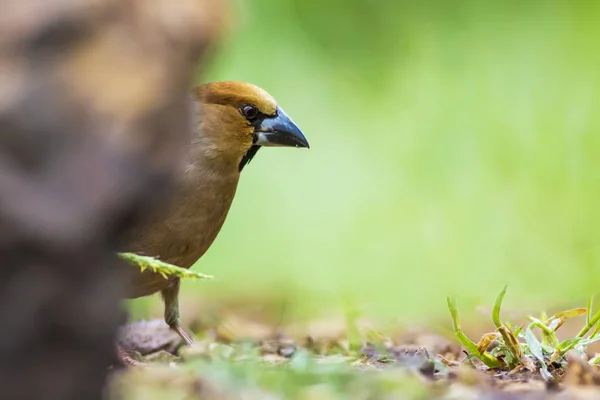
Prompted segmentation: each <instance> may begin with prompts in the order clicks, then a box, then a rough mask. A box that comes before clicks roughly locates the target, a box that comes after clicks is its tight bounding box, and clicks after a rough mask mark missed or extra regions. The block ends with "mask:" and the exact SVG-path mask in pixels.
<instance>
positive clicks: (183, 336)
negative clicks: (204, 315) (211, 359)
mask: <svg viewBox="0 0 600 400" xmlns="http://www.w3.org/2000/svg"><path fill="white" fill-rule="evenodd" d="M171 329H173V330H174V331H175V332H177V334H178V335H179V337H180V338H181V339H183V341H184V342H185V343H186V344H187V345H188V346H193V345H194V341H193V340H192V338H190V337H189V335H188V334H187V333H186V332H185V331H184V330H183V328H182V327H181V326H180V325H173V326H171Z"/></svg>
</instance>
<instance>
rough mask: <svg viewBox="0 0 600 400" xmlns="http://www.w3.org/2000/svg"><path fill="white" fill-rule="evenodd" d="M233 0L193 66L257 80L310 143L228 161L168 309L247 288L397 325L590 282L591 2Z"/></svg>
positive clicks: (595, 195) (531, 300)
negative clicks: (457, 305)
mask: <svg viewBox="0 0 600 400" xmlns="http://www.w3.org/2000/svg"><path fill="white" fill-rule="evenodd" d="M235 4H236V5H235V6H234V7H233V8H234V10H236V11H235V18H236V21H237V23H236V25H235V28H234V29H232V31H231V35H230V36H229V37H228V38H226V39H225V40H224V41H223V43H222V46H221V48H220V49H219V52H218V55H217V57H216V59H215V60H214V62H213V64H212V67H211V69H210V71H209V73H208V74H207V75H204V76H202V77H199V80H201V81H213V80H225V79H236V80H246V81H249V82H252V83H255V84H257V85H259V86H261V87H263V88H265V89H266V90H267V91H269V92H270V93H271V94H273V95H274V96H275V98H277V99H278V101H279V103H280V105H281V106H282V108H284V109H285V110H286V111H287V113H288V114H289V115H290V116H292V118H293V119H294V120H295V121H296V122H297V123H298V124H299V126H300V127H301V128H302V129H303V131H304V133H305V134H306V136H307V138H308V140H309V142H310V144H311V149H310V150H308V151H300V150H297V151H296V150H293V149H264V150H263V151H261V152H260V154H259V156H258V157H257V158H256V159H255V161H253V163H252V164H251V166H250V168H247V169H246V170H244V173H243V177H242V180H241V184H240V186H239V189H238V194H237V197H236V199H235V202H234V204H233V207H232V209H231V212H230V214H229V217H228V220H227V222H226V223H225V226H224V228H223V230H222V232H221V234H220V236H219V237H218V239H217V241H216V242H215V244H214V245H213V246H212V248H211V249H210V250H209V252H208V253H207V254H206V255H205V256H204V257H203V258H202V260H201V261H200V262H199V263H198V266H197V268H198V270H200V271H203V272H207V273H210V274H213V275H215V277H216V279H215V280H214V281H212V282H198V283H194V282H187V283H185V284H184V288H183V291H184V297H183V301H182V302H183V306H182V308H183V315H184V318H185V314H186V313H193V307H192V305H193V304H194V302H196V301H203V300H205V299H209V298H223V299H227V298H232V297H244V296H248V298H250V296H254V297H253V298H255V297H256V296H258V297H260V295H261V294H265V295H266V294H268V297H267V298H268V299H272V298H273V297H277V296H280V297H281V298H282V299H284V300H285V301H287V303H288V304H289V306H288V307H287V308H286V311H287V312H289V313H290V315H304V316H313V315H315V314H318V313H321V312H323V311H324V310H326V309H330V308H333V309H336V308H338V307H341V305H342V304H343V303H344V300H343V299H345V298H348V297H350V298H352V299H353V300H354V301H355V302H356V303H357V304H361V305H363V306H364V312H365V313H367V314H368V315H371V316H379V317H384V318H388V320H390V321H400V322H401V321H403V320H406V318H413V319H415V320H417V321H426V320H430V319H433V318H436V317H440V316H442V317H444V318H447V316H446V315H445V312H446V310H445V297H446V296H447V295H448V294H450V293H460V294H461V299H462V300H461V302H462V303H463V304H464V303H466V302H468V304H466V305H464V309H465V311H468V310H469V309H473V308H474V307H472V306H473V305H474V304H476V303H479V302H480V301H484V302H485V303H489V302H490V301H491V299H493V296H494V293H495V292H496V291H497V288H498V287H499V286H502V285H504V284H510V285H511V287H512V295H511V299H510V300H508V301H507V305H506V307H508V308H510V307H511V304H512V305H513V306H514V305H517V304H524V303H523V301H528V303H527V304H528V306H529V307H531V308H532V309H533V308H536V309H537V307H538V306H539V305H541V304H544V306H548V305H550V306H551V305H564V304H566V305H568V304H571V303H572V302H577V303H581V302H582V301H585V298H586V297H587V296H588V295H590V294H593V293H594V292H596V290H597V287H598V286H599V283H600V268H599V266H598V263H599V261H600V247H599V246H598V245H597V241H598V238H599V237H600V207H599V204H600V168H598V163H599V162H600V161H599V159H600V157H599V156H600V136H599V135H598V133H597V130H598V127H599V126H600V114H599V113H597V112H596V111H597V110H596V107H597V105H598V104H600V101H599V100H600V74H599V73H598V71H600V53H599V52H598V51H597V44H598V43H599V39H600V30H599V29H598V28H597V21H598V18H599V17H600V3H594V2H585V1H577V0H574V1H570V2H546V1H541V0H540V1H535V0H526V1H515V0H509V1H503V2H485V1H477V0H463V1H444V0H438V1H434V0H431V1H424V2H409V1H391V0H388V1H385V0H377V1H373V0H354V1H342V0H331V1H328V2H321V1H317V0H279V1H277V2H274V1H270V0H248V1H246V2H237V3H235ZM238 5H239V8H238V7H237V6H238ZM158 301H159V300H158V299H153V300H150V303H148V302H146V303H140V302H137V303H134V305H135V306H134V309H135V310H137V311H138V313H137V315H141V316H145V315H147V311H146V312H143V311H142V310H143V309H144V306H145V305H146V304H152V305H153V304H157V303H158ZM186 304H188V306H186ZM151 310H152V312H151V313H152V314H154V315H159V314H160V309H159V308H156V309H154V308H152V309H151ZM463 319H464V318H463ZM448 322H449V321H448Z"/></svg>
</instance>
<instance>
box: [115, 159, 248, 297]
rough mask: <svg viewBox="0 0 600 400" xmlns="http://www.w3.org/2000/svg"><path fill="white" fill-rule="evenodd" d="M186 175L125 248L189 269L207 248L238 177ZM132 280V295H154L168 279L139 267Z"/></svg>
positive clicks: (219, 228)
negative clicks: (159, 209) (167, 203)
mask: <svg viewBox="0 0 600 400" xmlns="http://www.w3.org/2000/svg"><path fill="white" fill-rule="evenodd" d="M186 175H187V176H186V179H185V180H184V182H183V184H182V186H181V188H180V189H179V190H178V192H177V194H176V195H174V196H173V198H172V201H171V202H170V204H169V205H168V206H167V207H166V208H165V209H164V210H161V211H160V212H158V213H156V214H155V215H153V216H152V218H150V219H149V220H148V221H147V222H145V223H143V224H140V226H137V227H135V228H134V229H133V230H132V231H131V232H130V234H129V235H128V237H129V238H130V240H129V242H128V244H127V246H126V251H128V252H133V253H136V254H142V255H147V256H151V257H158V258H160V259H161V260H162V261H165V262H167V263H170V264H174V265H177V266H179V267H183V268H189V267H191V266H192V265H193V264H194V263H195V262H196V261H197V260H198V259H199V258H200V257H202V255H204V253H205V252H206V251H207V250H208V248H209V247H210V246H211V244H212V243H213V241H214V240H215V238H216V237H217V235H218V233H219V231H220V230H221V227H222V226H223V223H224V222H225V219H226V217H227V213H228V212H229V208H230V207H231V204H232V202H233V198H234V195H235V191H236V188H237V183H238V176H237V175H236V174H232V175H231V176H220V177H219V175H218V174H214V173H206V172H205V173H201V171H195V170H192V171H187V172H186ZM134 268H136V267H134ZM131 280H132V286H133V289H132V293H131V295H130V297H139V296H145V295H148V294H152V293H154V292H157V291H159V290H162V289H163V287H164V286H166V285H167V284H168V282H169V281H168V280H166V279H164V278H163V277H162V276H161V275H159V274H155V273H152V272H151V271H145V272H143V273H141V272H140V271H139V269H137V270H134V271H132V277H131Z"/></svg>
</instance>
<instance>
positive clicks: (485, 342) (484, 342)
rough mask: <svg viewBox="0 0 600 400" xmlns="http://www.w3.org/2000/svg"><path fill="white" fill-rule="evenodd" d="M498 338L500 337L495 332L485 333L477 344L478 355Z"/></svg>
mask: <svg viewBox="0 0 600 400" xmlns="http://www.w3.org/2000/svg"><path fill="white" fill-rule="evenodd" d="M498 336H500V335H499V334H498V333H497V332H490V333H486V334H485V335H483V336H482V337H481V339H479V343H477V350H479V352H480V353H483V352H484V351H486V350H487V348H488V347H489V346H490V344H491V343H492V342H493V341H494V340H496V339H498Z"/></svg>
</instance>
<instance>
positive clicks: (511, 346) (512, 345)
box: [498, 325, 523, 361]
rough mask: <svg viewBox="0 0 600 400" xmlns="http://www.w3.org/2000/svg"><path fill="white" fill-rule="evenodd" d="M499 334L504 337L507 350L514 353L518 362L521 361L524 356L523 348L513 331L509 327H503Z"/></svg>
mask: <svg viewBox="0 0 600 400" xmlns="http://www.w3.org/2000/svg"><path fill="white" fill-rule="evenodd" d="M498 332H500V334H501V335H502V338H503V339H504V344H505V345H506V348H507V350H508V351H510V352H511V353H512V355H513V357H514V358H515V360H516V361H520V360H521V357H522V356H523V354H522V352H521V347H520V346H519V341H518V340H517V338H516V337H515V334H514V333H513V331H512V330H511V329H510V328H509V327H508V326H506V325H502V326H501V327H500V328H498Z"/></svg>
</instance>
